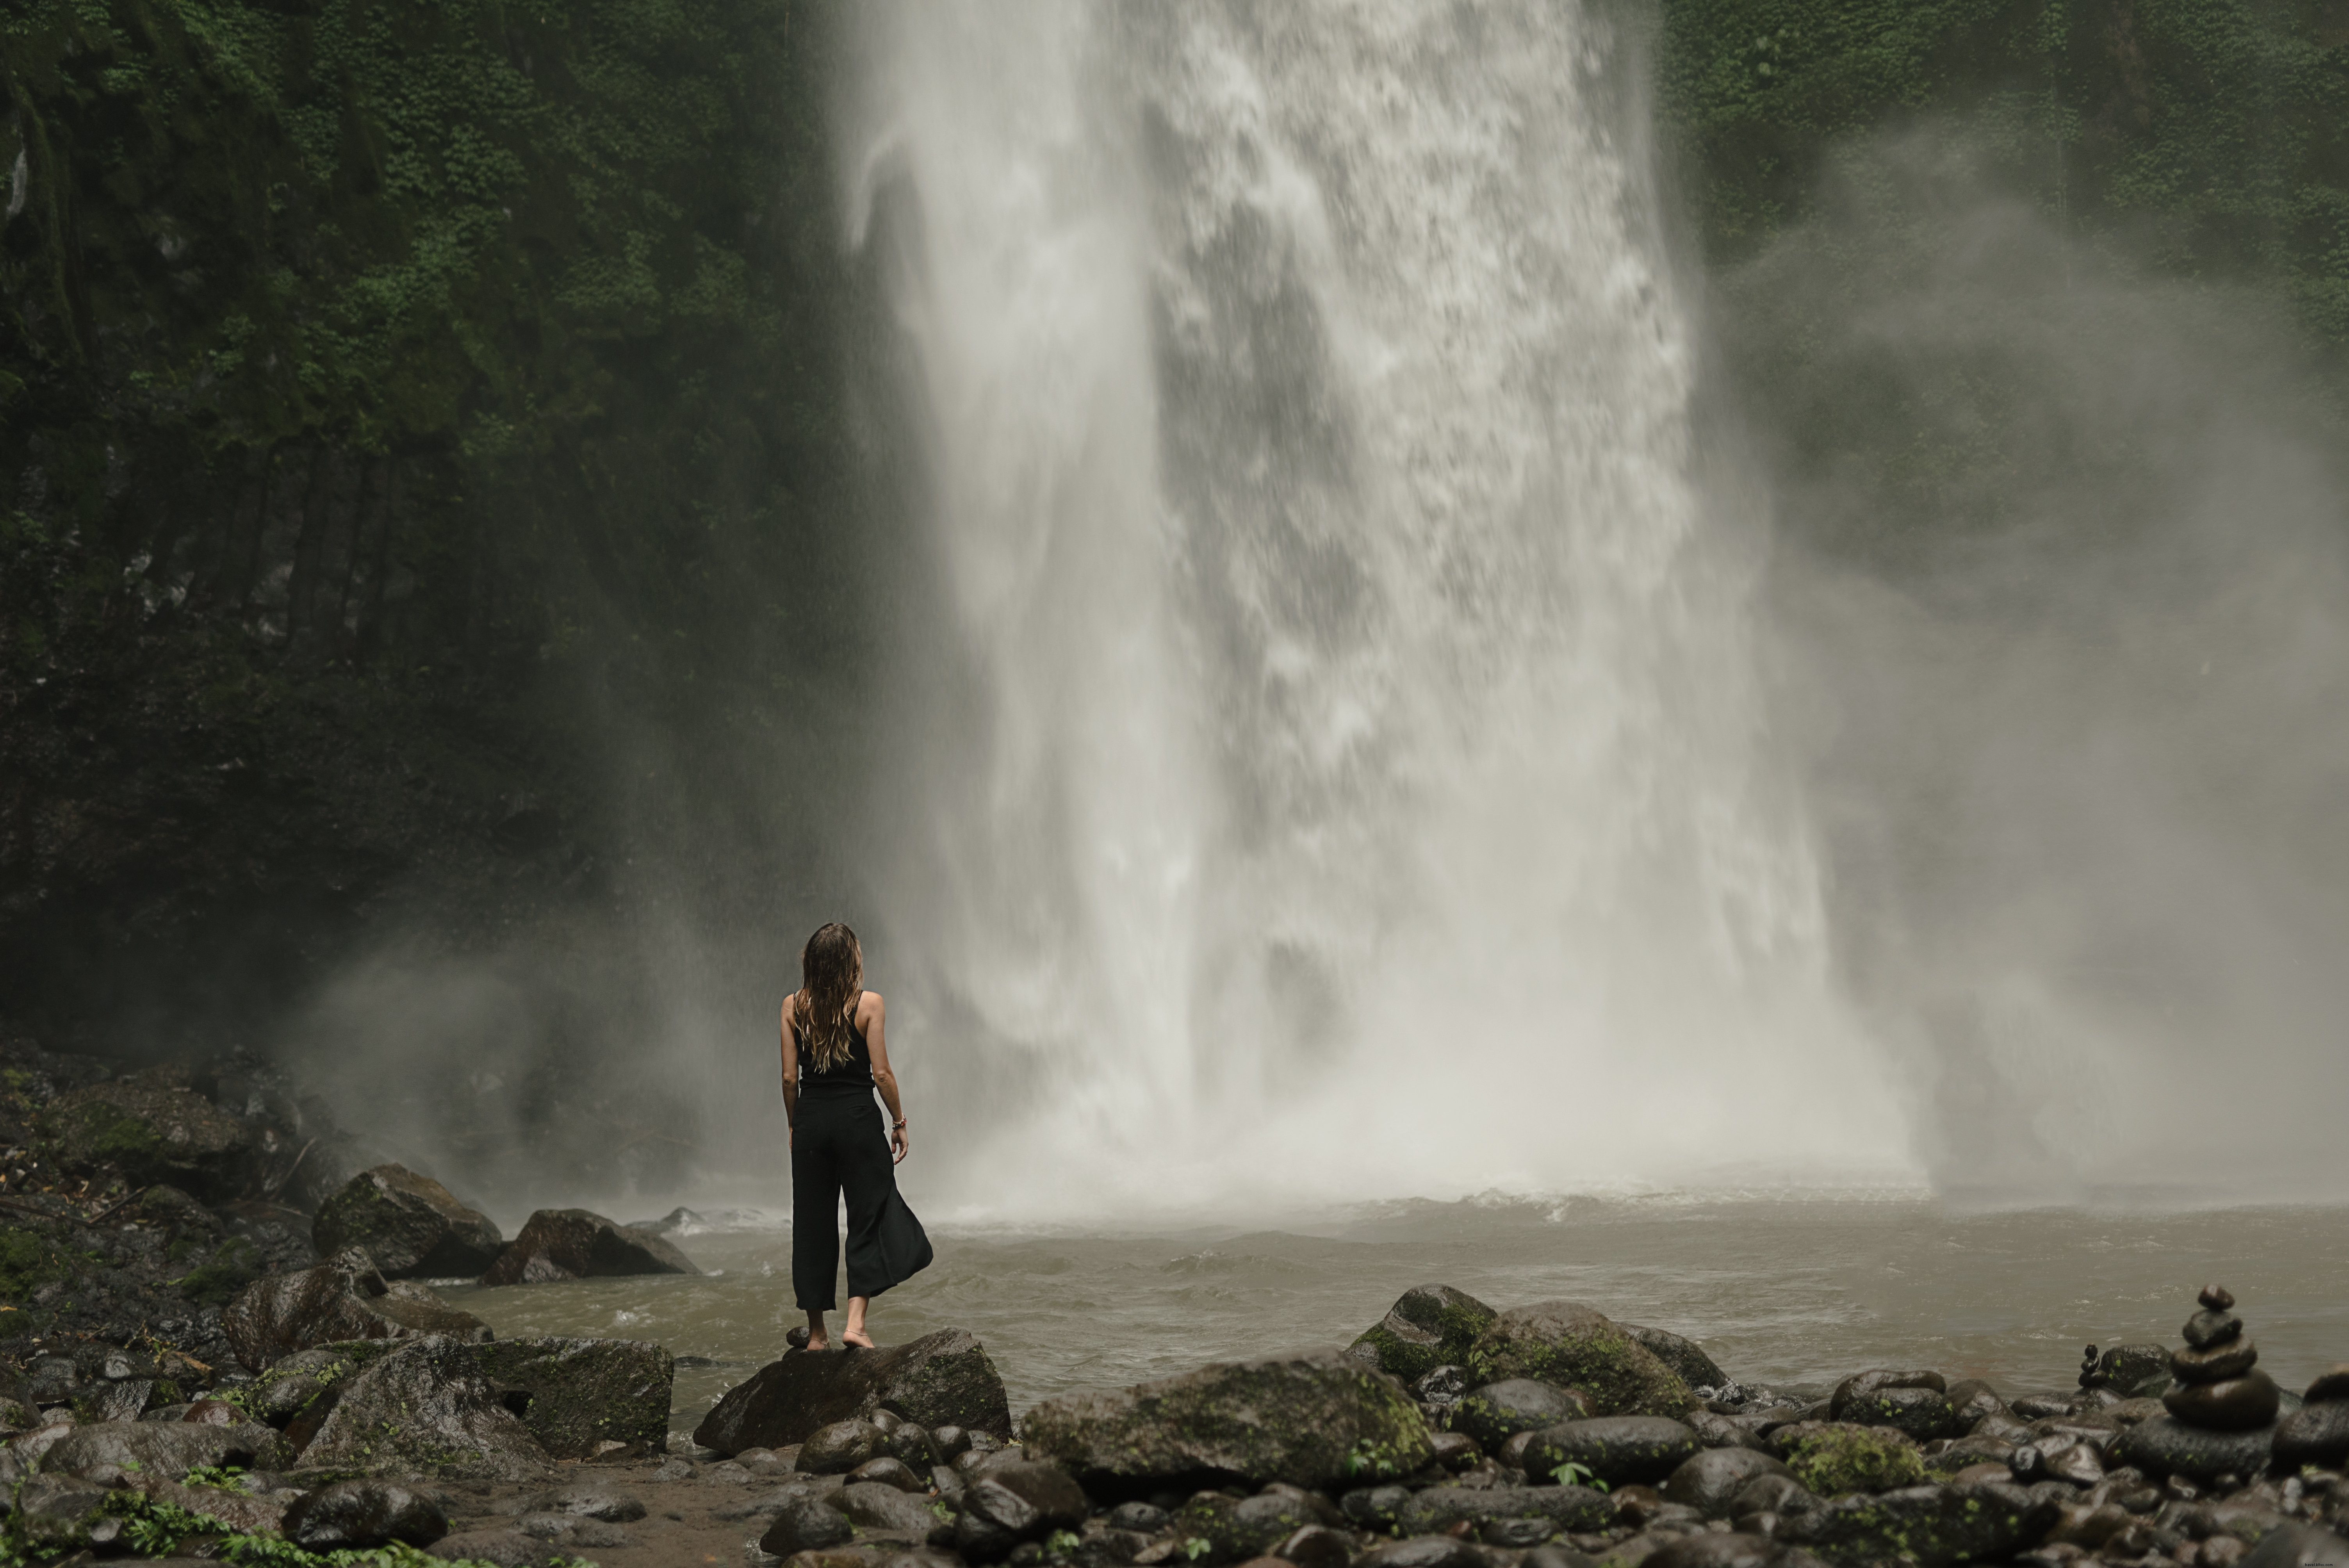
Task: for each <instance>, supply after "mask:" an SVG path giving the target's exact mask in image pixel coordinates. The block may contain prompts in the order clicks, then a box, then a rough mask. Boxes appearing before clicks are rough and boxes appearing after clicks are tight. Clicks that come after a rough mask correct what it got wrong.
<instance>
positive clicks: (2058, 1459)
mask: <svg viewBox="0 0 2349 1568" xmlns="http://www.w3.org/2000/svg"><path fill="white" fill-rule="evenodd" d="M2040 1451H2041V1452H2042V1453H2044V1454H2046V1456H2047V1465H2046V1468H2045V1470H2043V1471H2042V1472H2041V1473H2042V1474H2044V1475H2045V1476H2047V1477H2048V1478H2049V1479H2051V1480H2061V1481H2069V1482H2070V1483H2071V1484H2072V1485H2074V1486H2081V1487H2087V1486H2094V1485H2095V1484H2096V1483H2097V1482H2098V1481H2100V1480H2104V1479H2105V1461H2104V1460H2103V1459H2102V1458H2100V1457H2099V1456H2098V1454H2097V1452H2096V1449H2095V1444H2093V1443H2076V1442H2075V1443H2065V1444H2064V1445H2062V1446H2061V1447H2058V1448H2055V1449H2053V1450H2050V1449H2044V1448H2043V1449H2040ZM2034 1479H2036V1478H2034Z"/></svg>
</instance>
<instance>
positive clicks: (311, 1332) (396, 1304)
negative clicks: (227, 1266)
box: [221, 1247, 490, 1372]
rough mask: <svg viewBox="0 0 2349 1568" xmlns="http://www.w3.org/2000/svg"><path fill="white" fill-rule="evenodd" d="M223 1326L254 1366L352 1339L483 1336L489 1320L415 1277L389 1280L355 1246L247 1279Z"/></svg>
mask: <svg viewBox="0 0 2349 1568" xmlns="http://www.w3.org/2000/svg"><path fill="white" fill-rule="evenodd" d="M221 1332H222V1334H223V1335H225V1336H227V1337H228V1342H229V1345H230V1346H231V1347H232V1348H233V1349H234V1350H235V1352H236V1356H237V1359H238V1360H240V1361H242V1362H243V1363H244V1364H245V1366H246V1367H249V1368H251V1369H252V1370H254V1371H255V1372H260V1371H264V1370H266V1369H267V1368H269V1367H274V1366H275V1365H276V1364H277V1362H278V1361H279V1360H280V1359H282V1358H284V1357H287V1356H290V1355H292V1354H293V1353H294V1352H295V1351H297V1350H308V1349H311V1348H313V1347H314V1346H321V1345H333V1344H336V1343H338V1342H341V1341H344V1340H356V1339H406V1338H412V1337H415V1336H420V1335H446V1336H453V1337H456V1338H461V1339H472V1340H485V1339H488V1338H489V1337H490V1326H489V1325H488V1324H486V1323H483V1322H482V1321H481V1319H480V1318H478V1317H475V1316H474V1315H472V1314H471V1313H470V1312H460V1311H458V1310H457V1309H456V1308H455V1307H453V1306H450V1305H449V1304H448V1303H447V1302H445V1301H442V1300H441V1299H440V1297H439V1296H437V1295H433V1294H432V1293H431V1292H430V1291H429V1290H427V1289H425V1288H424V1287H423V1286H422V1285H420V1284H415V1283H414V1282H412V1281H409V1280H399V1281H388V1280H386V1279H385V1278H384V1277H383V1275H382V1274H378V1272H377V1271H376V1267H375V1264H374V1262H373V1260H371V1259H370V1258H368V1256H367V1253H364V1252H362V1251H360V1250H359V1249H358V1248H357V1247H347V1248H345V1249H344V1250H343V1251H342V1252H339V1253H336V1254H335V1255H334V1256H333V1257H331V1258H329V1259H327V1260H326V1262H325V1263H322V1264H319V1265H318V1266H317V1267H316V1268H311V1269H304V1270H302V1271H300V1272H299V1273H297V1274H272V1275H270V1276H269V1277H268V1278H266V1279H258V1280H255V1281H254V1282H253V1284H249V1285H247V1286H246V1287H245V1289H244V1292H243V1295H239V1296H238V1297H237V1298H236V1300H234V1301H233V1302H232V1303H230V1304H229V1305H228V1308H227V1309H226V1310H225V1311H223V1312H222V1314H221Z"/></svg>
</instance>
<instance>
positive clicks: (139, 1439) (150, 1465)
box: [41, 1421, 286, 1480]
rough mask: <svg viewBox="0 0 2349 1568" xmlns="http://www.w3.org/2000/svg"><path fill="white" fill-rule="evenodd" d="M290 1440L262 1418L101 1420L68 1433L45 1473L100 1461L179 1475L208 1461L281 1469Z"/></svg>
mask: <svg viewBox="0 0 2349 1568" xmlns="http://www.w3.org/2000/svg"><path fill="white" fill-rule="evenodd" d="M285 1460H286V1453H285V1439H283V1438H281V1437H279V1436H278V1435H277V1433H276V1431H275V1430H274V1429H272V1428H270V1427H266V1426H264V1425H263V1424H262V1423H260V1422H259V1421H247V1422H244V1423H243V1424H242V1425H239V1426H234V1427H215V1426H212V1425H209V1424H200V1423H196V1422H191V1421H179V1422H170V1421H100V1422H95V1423H93V1424H91V1425H89V1426H86V1427H76V1428H74V1429H71V1430H70V1431H67V1432H66V1433H63V1434H62V1435H60V1436H59V1437H58V1439H57V1441H56V1442H54V1443H52V1444H50V1445H49V1447H48V1450H47V1452H46V1453H44V1454H43V1455H42V1456H41V1470H42V1473H44V1474H46V1475H78V1474H80V1473H82V1472H83V1471H86V1470H95V1469H97V1468H98V1466H99V1465H113V1466H115V1467H116V1468H117V1469H119V1470H130V1471H135V1472H140V1473H143V1474H149V1475H156V1476H161V1477H164V1478H167V1479H169V1480H178V1479H179V1478H180V1477H181V1476H183V1475H186V1474H187V1473H188V1472H189V1471H190V1470H196V1469H199V1468H201V1467H204V1466H227V1465H234V1466H236V1467H237V1468H239V1469H241V1470H277V1469H281V1468H283V1466H284V1465H285Z"/></svg>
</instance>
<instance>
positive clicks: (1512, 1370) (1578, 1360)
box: [1466, 1301, 1696, 1417]
mask: <svg viewBox="0 0 2349 1568" xmlns="http://www.w3.org/2000/svg"><path fill="white" fill-rule="evenodd" d="M1466 1366H1467V1367H1468V1369H1469V1371H1470V1372H1471V1373H1472V1374H1473V1375H1474V1376H1475V1377H1476V1378H1477V1380H1478V1381H1480V1382H1485V1383H1497V1382H1499V1381H1500V1380H1502V1379H1503V1378H1506V1377H1533V1378H1537V1379H1539V1380H1540V1381H1542V1382H1545V1383H1557V1384H1562V1385H1565V1386H1567V1387H1574V1388H1578V1389H1580V1390H1581V1391H1582V1393H1583V1394H1585V1395H1586V1396H1588V1398H1589V1400H1590V1408H1592V1409H1593V1410H1594V1411H1596V1412H1597V1413H1598V1414H1599V1415H1602V1416H1670V1417H1679V1416H1681V1415H1682V1414H1684V1413H1685V1412H1687V1411H1688V1410H1689V1409H1690V1408H1692V1406H1693V1405H1694V1404H1695V1403H1696V1400H1695V1397H1694V1396H1693V1395H1692V1394H1691V1393H1690V1392H1689V1386H1688V1385H1687V1384H1686V1383H1684V1382H1682V1380H1681V1378H1680V1377H1679V1375H1678V1374H1676V1373H1674V1372H1673V1371H1672V1369H1671V1367H1667V1366H1665V1365H1664V1364H1663V1363H1662V1362H1661V1361H1660V1360H1658V1359H1657V1358H1656V1355H1655V1352H1653V1351H1651V1350H1650V1349H1649V1348H1648V1347H1647V1346H1644V1345H1642V1344H1640V1342H1639V1341H1638V1340H1637V1339H1635V1338H1633V1337H1632V1336H1631V1334H1630V1330H1628V1329H1626V1328H1625V1327H1624V1326H1622V1325H1621V1324H1619V1323H1616V1322H1614V1321H1613V1320H1611V1319H1609V1318H1608V1317H1607V1316H1605V1315H1602V1314H1600V1313H1598V1312H1595V1311H1593V1310H1592V1309H1591V1308H1589V1307H1588V1306H1585V1305H1582V1304H1581V1303H1580V1302H1577V1301H1542V1302H1536V1303H1534V1304H1533V1305H1530V1306H1515V1307H1511V1308H1510V1309H1509V1310H1508V1311H1506V1312H1505V1313H1502V1314H1501V1315H1498V1316H1497V1317H1495V1318H1494V1319H1493V1321H1492V1322H1491V1323H1489V1324H1487V1325H1486V1326H1485V1330H1484V1332H1483V1333H1481V1334H1479V1335H1478V1336H1476V1341H1475V1344H1474V1345H1473V1346H1470V1348H1469V1352H1468V1359H1467V1362H1466Z"/></svg>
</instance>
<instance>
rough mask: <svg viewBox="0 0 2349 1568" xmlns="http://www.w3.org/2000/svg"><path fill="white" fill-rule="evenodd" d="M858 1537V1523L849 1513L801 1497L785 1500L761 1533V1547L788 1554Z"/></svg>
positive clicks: (778, 1553) (760, 1548)
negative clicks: (850, 1521) (853, 1522)
mask: <svg viewBox="0 0 2349 1568" xmlns="http://www.w3.org/2000/svg"><path fill="white" fill-rule="evenodd" d="M855 1538H856V1527H855V1526H854V1525H853V1524H851V1523H849V1522H848V1516H847V1515H846V1514H844V1513H842V1512H840V1511H837V1510H835V1509H831V1508H827V1507H825V1506H824V1505H823V1504H822V1503H820V1502H811V1501H806V1500H804V1499H802V1500H801V1501H796V1502H790V1503H786V1504H785V1505H784V1506H783V1509H782V1511H781V1512H780V1513H778V1514H776V1515H775V1522H773V1523H772V1524H770V1525H769V1526H767V1529H766V1532H765V1533H764V1534H762V1535H761V1536H760V1537H759V1550H760V1551H761V1552H771V1553H775V1554H776V1555H777V1556H779V1557H789V1556H791V1555H792V1553H797V1552H821V1551H823V1549H824V1548H826V1547H828V1546H844V1545H846V1544H847V1543H848V1542H851V1541H853V1540H854V1539H855Z"/></svg>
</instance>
